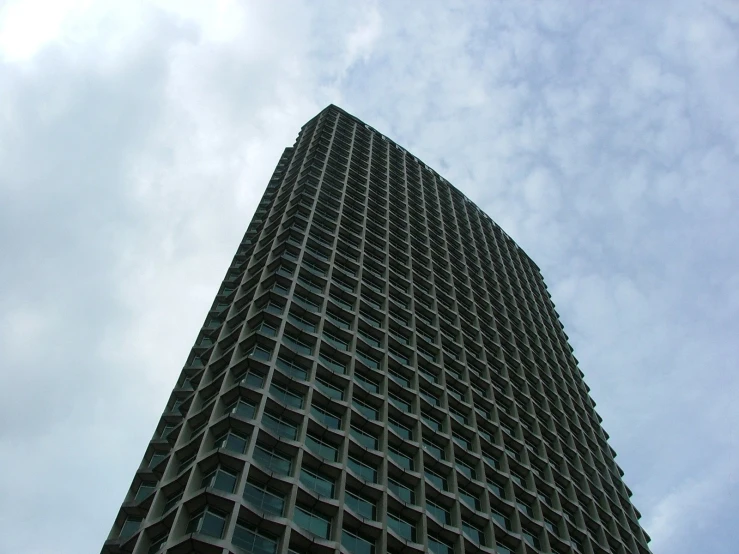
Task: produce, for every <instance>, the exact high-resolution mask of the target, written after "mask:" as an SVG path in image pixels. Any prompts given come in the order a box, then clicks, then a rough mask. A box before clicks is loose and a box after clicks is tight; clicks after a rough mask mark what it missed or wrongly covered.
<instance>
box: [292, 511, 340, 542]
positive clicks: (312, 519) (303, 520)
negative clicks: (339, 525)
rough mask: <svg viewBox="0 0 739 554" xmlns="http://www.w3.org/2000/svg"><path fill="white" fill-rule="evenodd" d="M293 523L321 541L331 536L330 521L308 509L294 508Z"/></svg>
mask: <svg viewBox="0 0 739 554" xmlns="http://www.w3.org/2000/svg"><path fill="white" fill-rule="evenodd" d="M294 521H295V523H296V524H297V525H298V526H300V527H302V528H303V529H305V530H306V531H309V532H310V533H313V534H314V535H316V536H318V537H320V538H322V539H328V538H329V536H330V534H331V520H330V519H329V518H328V517H326V516H324V515H322V514H319V513H318V512H314V511H313V510H311V509H310V508H303V507H301V506H296V507H295V516H294Z"/></svg>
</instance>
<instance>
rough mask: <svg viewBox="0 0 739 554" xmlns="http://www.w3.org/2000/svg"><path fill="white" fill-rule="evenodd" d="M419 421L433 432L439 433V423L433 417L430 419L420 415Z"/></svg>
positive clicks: (425, 415) (426, 415)
mask: <svg viewBox="0 0 739 554" xmlns="http://www.w3.org/2000/svg"><path fill="white" fill-rule="evenodd" d="M421 419H422V420H423V421H424V423H426V425H428V426H429V427H431V428H432V429H433V430H434V431H441V421H439V420H438V419H436V418H435V417H432V416H430V415H428V414H425V413H421Z"/></svg>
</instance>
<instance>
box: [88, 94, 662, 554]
mask: <svg viewBox="0 0 739 554" xmlns="http://www.w3.org/2000/svg"><path fill="white" fill-rule="evenodd" d="M588 390H589V389H588V387H587V386H586V385H585V383H584V382H583V376H582V373H581V372H580V370H579V369H578V366H577V360H576V359H575V357H574V356H573V355H572V349H571V348H570V346H569V345H568V343H567V336H566V335H565V333H564V331H563V329H562V325H561V324H560V322H559V319H558V315H557V312H556V311H555V309H554V306H553V304H552V302H551V299H550V297H549V294H548V293H547V289H546V286H545V284H544V281H543V279H542V276H541V274H540V273H539V269H538V267H537V266H536V264H534V262H533V261H531V259H530V258H529V257H528V256H527V255H526V254H525V253H524V252H523V251H522V250H521V249H520V248H519V247H518V246H517V245H516V244H515V243H514V242H513V240H511V239H510V238H509V237H508V236H507V235H506V234H505V232H503V231H502V230H501V229H500V228H499V227H498V226H497V225H496V224H495V223H494V222H493V221H492V220H491V219H490V218H489V217H488V216H487V215H486V214H484V213H483V212H482V211H481V210H480V209H479V208H478V207H477V206H475V204H473V203H472V202H471V201H470V200H469V199H467V198H466V197H465V196H464V195H463V194H462V193H460V192H459V191H458V190H457V189H455V188H454V187H453V186H452V185H450V184H449V183H448V182H447V181H446V180H445V179H443V178H442V177H440V176H439V175H438V174H437V173H436V172H434V171H433V170H432V169H430V168H429V167H428V166H426V165H425V164H424V163H423V162H421V161H420V160H418V159H417V158H416V157H414V156H413V155H411V154H410V153H409V152H407V151H406V150H404V149H403V148H401V147H400V146H398V145H397V144H395V143H393V142H392V141H391V140H389V139H387V138H386V137H384V136H383V135H381V134H380V133H379V132H377V131H375V130H374V129H372V128H371V127H369V126H367V125H366V124H364V123H362V122H361V121H359V120H358V119H356V118H355V117H353V116H351V115H349V114H348V113H346V112H344V111H343V110H341V109H339V108H337V107H335V106H329V107H328V108H326V109H325V110H323V111H322V112H321V113H320V114H318V116H316V117H315V118H313V119H312V120H311V121H309V122H308V123H307V124H306V125H305V126H304V127H303V129H302V130H301V132H300V134H299V136H298V139H297V141H296V143H295V146H294V147H292V148H287V149H286V150H285V152H284V153H283V155H282V158H281V159H280V162H279V163H278V165H277V169H276V170H275V172H274V175H273V176H272V179H271V180H270V182H269V185H268V186H267V190H266V192H265V194H264V197H263V198H262V201H261V203H260V204H259V207H258V209H257V211H256V214H255V215H254V218H253V220H252V222H251V224H250V225H249V228H248V230H247V232H246V235H245V236H244V239H243V241H242V242H241V245H240V246H239V249H238V251H237V252H236V256H235V257H234V260H233V263H232V264H231V266H230V268H229V269H228V272H227V273H226V277H225V279H224V281H223V283H222V285H221V287H220V289H219V291H218V295H217V296H216V298H215V300H214V301H213V306H212V308H211V310H210V311H209V312H208V315H207V317H206V319H205V323H204V325H203V327H202V329H201V330H200V332H199V333H198V337H197V340H196V341H195V346H194V347H193V349H192V351H191V352H190V355H189V356H188V358H187V363H186V364H185V367H184V369H183V370H182V373H181V375H180V377H179V378H178V380H177V384H176V386H175V388H174V390H173V392H172V395H171V397H170V399H169V402H168V403H167V407H166V409H165V410H164V413H163V414H162V417H161V420H160V422H159V424H158V425H157V428H156V431H155V432H154V436H153V438H152V439H151V442H150V443H149V445H148V447H147V449H146V452H145V454H144V457H143V460H142V462H141V466H140V467H139V469H138V470H137V472H136V475H135V477H134V479H133V483H132V484H131V488H130V491H129V493H128V495H127V496H126V500H125V502H124V503H123V505H122V506H121V509H120V512H119V514H118V516H117V517H116V519H115V523H114V525H113V528H112V530H111V533H110V535H109V538H108V540H107V541H106V542H105V544H104V546H103V549H102V552H103V553H108V554H113V553H119V552H125V553H132V554H147V553H148V554H156V553H160V552H165V551H166V552H172V553H187V552H198V553H201V554H210V553H214V554H225V553H226V552H233V553H257V554H276V553H280V554H288V553H289V554H305V553H308V552H310V553H311V554H323V553H326V554H328V553H336V552H339V551H340V552H343V553H346V554H371V553H377V554H380V553H385V552H388V553H405V554H414V553H418V554H422V553H424V552H432V553H435V554H451V553H455V554H461V553H463V552H465V553H471V552H489V553H497V554H510V553H515V554H525V553H534V552H536V553H538V552H541V553H556V554H565V553H583V554H604V553H618V554H626V553H629V554H631V553H634V554H648V553H649V548H648V546H647V541H648V537H647V536H646V534H645V533H644V531H643V530H642V528H641V527H640V524H639V513H638V512H637V511H636V510H635V508H634V507H633V505H632V503H631V501H630V496H631V493H630V491H629V489H628V488H627V487H626V486H625V485H624V483H623V481H622V472H621V470H620V468H619V467H618V465H617V464H616V463H615V462H614V456H615V452H614V451H613V450H612V449H611V448H610V447H609V446H608V443H607V442H606V439H607V438H608V435H607V434H606V433H605V432H604V431H603V429H602V428H601V426H600V422H601V420H600V418H599V417H598V415H597V414H596V412H595V410H594V402H593V401H592V400H591V399H590V397H589V395H588Z"/></svg>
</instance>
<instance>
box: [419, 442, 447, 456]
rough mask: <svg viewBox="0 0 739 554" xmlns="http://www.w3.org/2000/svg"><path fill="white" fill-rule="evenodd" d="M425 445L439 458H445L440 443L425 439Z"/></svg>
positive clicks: (430, 452)
mask: <svg viewBox="0 0 739 554" xmlns="http://www.w3.org/2000/svg"><path fill="white" fill-rule="evenodd" d="M423 447H424V448H425V449H426V450H427V451H428V452H429V454H431V455H432V456H433V457H434V458H436V459H437V460H443V459H444V450H443V449H442V448H441V447H440V446H439V445H438V444H436V443H433V442H431V441H427V440H424V441H423Z"/></svg>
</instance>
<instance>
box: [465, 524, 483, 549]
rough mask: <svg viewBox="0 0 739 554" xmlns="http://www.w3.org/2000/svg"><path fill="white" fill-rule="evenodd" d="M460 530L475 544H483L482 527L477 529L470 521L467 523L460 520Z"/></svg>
mask: <svg viewBox="0 0 739 554" xmlns="http://www.w3.org/2000/svg"><path fill="white" fill-rule="evenodd" d="M462 532H463V533H464V534H465V535H467V536H468V537H469V538H470V539H472V542H473V543H475V544H480V545H484V544H485V533H484V532H483V531H482V529H479V528H478V527H476V526H475V525H472V524H471V523H468V522H466V521H464V520H463V521H462Z"/></svg>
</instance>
